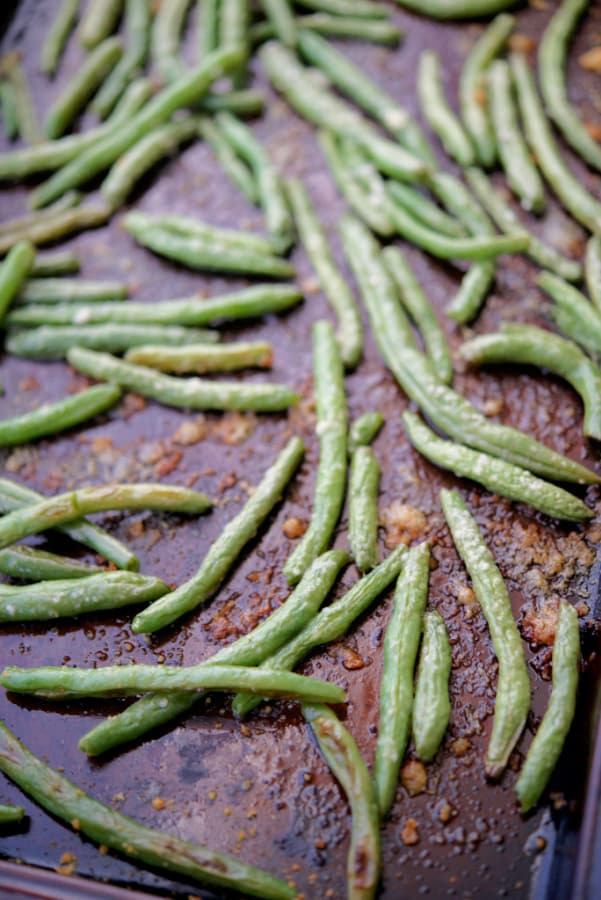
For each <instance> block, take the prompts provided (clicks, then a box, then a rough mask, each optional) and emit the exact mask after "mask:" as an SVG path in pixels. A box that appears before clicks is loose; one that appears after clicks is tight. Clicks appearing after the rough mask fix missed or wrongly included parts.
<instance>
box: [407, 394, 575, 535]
mask: <svg viewBox="0 0 601 900" xmlns="http://www.w3.org/2000/svg"><path fill="white" fill-rule="evenodd" d="M402 418H403V423H404V425H405V429H406V431H407V434H408V436H409V440H410V441H411V443H412V444H413V446H414V447H415V448H416V449H417V450H419V452H420V453H421V454H423V456H425V457H426V459H429V460H430V462H433V463H435V464H436V465H437V466H441V467H442V468H443V469H450V470H451V471H452V472H454V473H455V475H457V476H459V477H464V478H471V479H472V480H473V481H476V482H477V483H478V484H482V485H484V487H485V488H487V489H488V490H489V491H491V492H492V493H493V494H500V495H501V496H502V497H508V498H509V499H510V500H515V501H517V502H519V503H527V504H529V505H530V506H532V507H533V509H538V510H540V511H541V512H543V513H546V515H548V516H554V517H555V518H557V519H566V520H568V521H572V522H579V521H582V520H583V519H590V518H591V517H592V512H591V510H590V509H589V508H588V506H586V505H585V504H584V503H583V502H582V500H579V499H578V497H574V495H573V494H570V493H568V491H566V490H564V489H563V488H560V487H557V485H555V484H550V483H549V482H547V481H543V479H542V478H538V477H537V476H536V475H532V473H531V472H529V471H528V470H527V469H522V468H520V467H519V466H516V465H514V464H513V463H508V462H505V460H503V459H497V458H496V457H495V456H490V455H489V454H488V453H482V451H479V450H472V449H471V447H465V446H464V445H462V444H458V443H455V442H454V441H445V440H443V439H442V438H439V437H438V436H437V435H436V434H435V432H433V431H432V430H431V429H430V428H428V426H427V425H424V423H423V422H422V421H421V420H420V419H419V417H418V416H416V415H415V413H412V412H405V413H403V416H402Z"/></svg>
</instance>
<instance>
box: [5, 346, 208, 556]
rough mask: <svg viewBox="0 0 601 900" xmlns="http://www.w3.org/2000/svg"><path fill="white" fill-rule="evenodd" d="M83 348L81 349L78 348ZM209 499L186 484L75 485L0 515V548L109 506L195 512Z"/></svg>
mask: <svg viewBox="0 0 601 900" xmlns="http://www.w3.org/2000/svg"><path fill="white" fill-rule="evenodd" d="M82 352H83V351H82ZM211 505H212V504H211V501H210V500H209V498H208V497H206V496H205V495H204V494H200V493H198V491H192V490H190V489H189V488H182V487H176V486H175V485H167V484H107V485H101V486H99V487H87V488H79V489H78V490H76V491H69V492H67V493H65V494H57V495H56V496H55V497H45V498H44V499H42V500H40V501H39V502H38V503H33V504H31V505H30V506H24V507H22V508H21V509H16V510H14V511H13V512H10V513H8V514H7V515H5V516H3V517H2V518H1V519H0V549H2V548H3V547H8V545H9V544H14V543H15V541H20V540H21V538H24V537H28V536H29V535H30V534H39V532H40V531H46V530H47V529H48V528H56V527H58V526H59V525H68V524H70V523H71V522H75V521H76V520H77V519H80V518H81V517H82V516H85V515H88V514H89V513H94V512H105V511H107V510H113V509H153V510H164V511H166V512H177V513H189V514H190V515H199V514H200V513H204V512H207V510H208V509H210V507H211Z"/></svg>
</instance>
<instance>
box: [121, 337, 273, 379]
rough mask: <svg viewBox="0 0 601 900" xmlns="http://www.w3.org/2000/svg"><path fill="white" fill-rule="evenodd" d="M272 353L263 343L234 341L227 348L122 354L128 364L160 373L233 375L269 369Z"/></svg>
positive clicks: (157, 348) (147, 348)
mask: <svg viewBox="0 0 601 900" xmlns="http://www.w3.org/2000/svg"><path fill="white" fill-rule="evenodd" d="M272 358H273V351H272V348H271V344H268V343H267V342H266V341H237V342H235V343H234V342H231V343H228V344H219V345H218V346H214V345H212V344H198V345H194V344H189V345H188V346H186V347H165V346H164V344H163V343H162V342H161V343H160V344H156V345H154V346H153V345H151V344H142V345H141V346H139V347H135V348H133V349H132V350H128V352H127V353H126V354H125V359H126V361H127V362H132V363H137V364H138V365H141V366H149V367H150V368H151V369H159V370H160V371H161V372H175V373H176V374H177V375H183V374H186V373H188V372H195V373H196V374H198V375H201V374H203V373H204V372H235V371H236V370H237V369H248V368H259V369H270V368H271V364H272Z"/></svg>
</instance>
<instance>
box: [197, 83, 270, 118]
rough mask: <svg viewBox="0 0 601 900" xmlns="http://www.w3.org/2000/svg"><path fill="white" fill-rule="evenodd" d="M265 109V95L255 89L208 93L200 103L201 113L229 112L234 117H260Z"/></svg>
mask: <svg viewBox="0 0 601 900" xmlns="http://www.w3.org/2000/svg"><path fill="white" fill-rule="evenodd" d="M264 108H265V95H264V94H263V93H262V92H261V91H259V90H256V89H254V88H246V89H244V90H238V91H227V92H224V91H221V92H219V93H217V92H215V93H208V94H207V95H206V97H203V99H202V100H201V101H200V104H199V109H200V110H201V112H206V113H217V112H229V113H231V114H232V115H233V116H260V115H261V113H262V112H263V109H264Z"/></svg>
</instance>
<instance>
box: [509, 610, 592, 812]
mask: <svg viewBox="0 0 601 900" xmlns="http://www.w3.org/2000/svg"><path fill="white" fill-rule="evenodd" d="M579 669H580V633H579V628H578V613H577V612H576V610H575V609H574V607H573V606H570V604H569V603H566V602H565V601H563V600H562V601H561V602H560V604H559V613H558V617H557V630H556V632H555V642H554V644H553V689H552V691H551V697H550V699H549V705H548V706H547V709H546V710H545V714H544V716H543V719H542V722H541V723H540V725H539V727H538V731H537V732H536V735H535V736H534V740H533V741H532V744H531V745H530V748H529V750H528V753H527V755H526V761H525V762H524V766H523V768H522V771H521V772H520V777H519V778H518V780H517V783H516V786H515V790H516V793H517V795H518V799H519V801H520V804H521V807H522V812H528V810H529V809H532V807H533V806H535V805H536V804H537V803H538V801H539V798H540V796H541V794H542V793H543V791H544V789H545V787H546V786H547V782H548V781H549V778H550V777H551V773H552V772H553V769H554V768H555V766H556V764H557V761H558V760H559V757H560V756H561V751H562V749H563V745H564V743H565V740H566V738H567V736H568V733H569V731H570V726H571V724H572V721H573V719H574V714H575V712H576V695H577V692H578V675H579Z"/></svg>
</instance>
